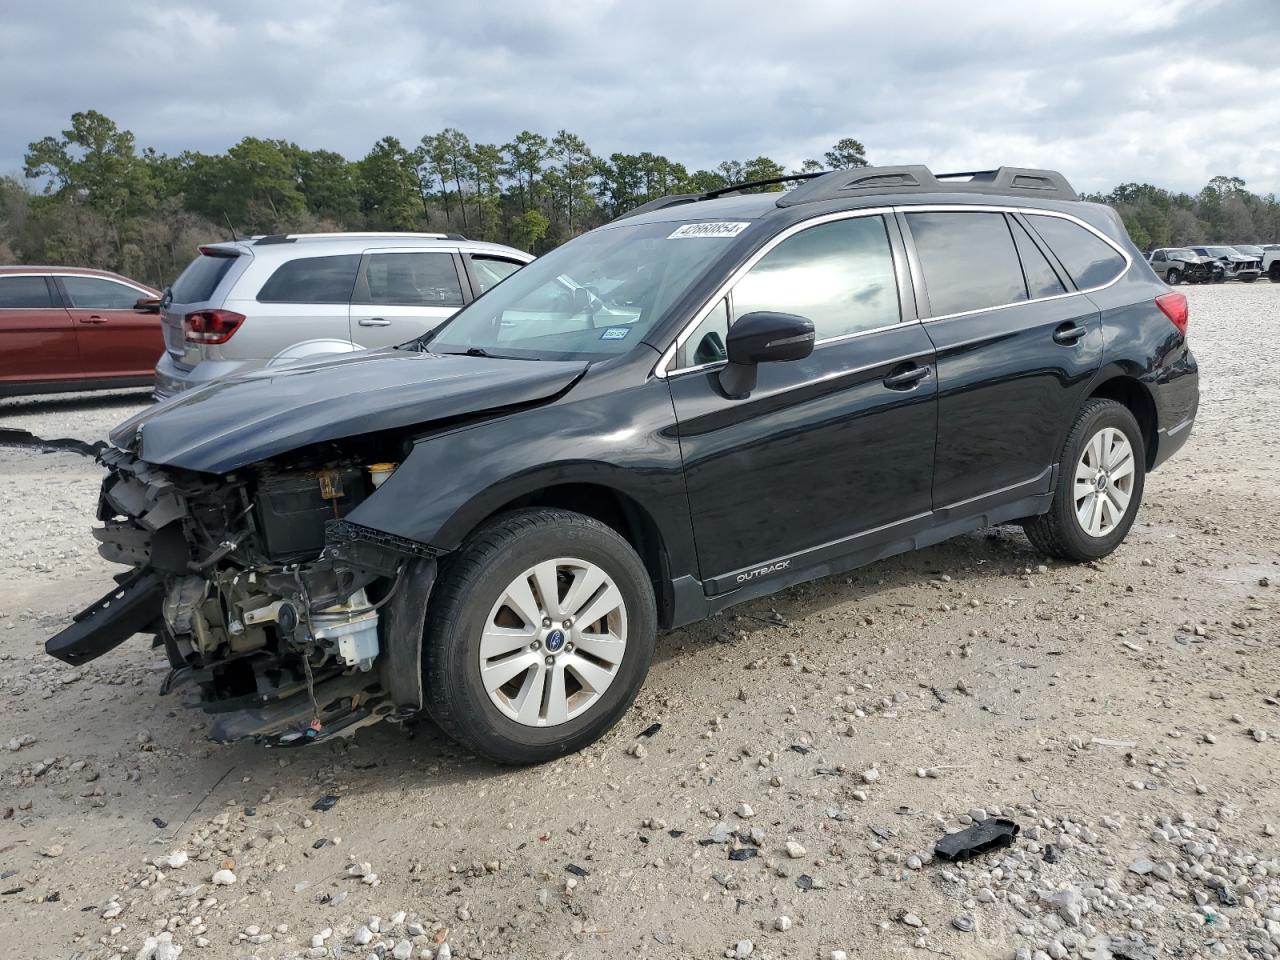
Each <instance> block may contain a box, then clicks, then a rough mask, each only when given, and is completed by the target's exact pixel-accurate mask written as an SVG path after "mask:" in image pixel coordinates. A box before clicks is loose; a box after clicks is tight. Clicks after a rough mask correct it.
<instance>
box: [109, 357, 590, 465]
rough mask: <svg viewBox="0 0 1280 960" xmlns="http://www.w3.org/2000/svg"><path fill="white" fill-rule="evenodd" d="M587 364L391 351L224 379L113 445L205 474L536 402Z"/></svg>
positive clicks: (156, 412) (131, 424) (142, 420)
mask: <svg viewBox="0 0 1280 960" xmlns="http://www.w3.org/2000/svg"><path fill="white" fill-rule="evenodd" d="M586 366H587V365H586V363H584V362H581V361H536V362H534V361H527V362H515V361H509V360H498V359H492V358H489V357H459V356H441V355H438V354H432V353H424V352H422V351H419V350H413V349H404V350H397V349H395V348H387V349H385V350H374V351H361V352H357V353H352V354H346V355H344V356H342V357H341V358H340V359H337V360H320V361H313V362H310V363H304V364H297V365H295V366H287V367H280V368H278V369H271V370H265V371H255V372H252V373H246V374H243V375H240V376H233V377H228V378H226V379H223V380H215V381H212V382H211V383H209V384H206V385H205V386H202V387H199V388H196V389H193V390H190V391H187V392H184V393H181V394H179V395H177V396H176V397H174V398H172V399H170V400H166V401H164V402H162V403H160V404H158V405H157V406H155V407H151V408H149V409H147V410H144V411H143V412H142V413H140V414H138V415H137V416H135V417H133V418H132V419H130V420H126V421H125V422H124V423H122V424H120V426H118V427H116V428H115V429H114V430H113V431H112V432H111V442H112V443H114V444H115V445H116V446H120V447H131V446H132V445H133V443H134V442H135V439H136V436H137V434H138V431H140V430H141V431H142V434H143V440H142V450H141V453H142V455H143V457H144V458H145V459H146V460H147V461H148V462H149V463H154V464H159V465H161V466H172V467H181V468H183V469H186V470H195V471H199V472H203V473H227V472H229V471H231V470H235V469H236V468H238V467H242V466H245V465H247V464H250V463H256V462H258V461H260V460H266V459H268V458H270V457H274V456H276V455H278V454H281V453H285V452H287V451H290V450H296V449H298V448H299V447H303V446H307V445H309V444H313V443H319V442H322V441H326V440H336V439H341V438H343V437H349V436H352V435H354V434H364V433H372V432H375V431H379V430H390V429H396V428H402V427H410V426H414V425H416V424H420V423H423V422H429V421H440V420H448V419H450V418H453V417H460V416H468V415H474V414H476V413H480V412H483V411H488V410H497V409H501V408H504V407H509V406H515V405H519V404H525V403H531V402H536V401H539V400H544V399H546V398H547V397H550V396H553V395H555V394H556V393H559V392H560V391H563V390H564V389H565V388H566V387H568V386H569V385H570V384H572V383H573V381H574V380H575V379H576V378H577V377H579V376H580V375H581V374H582V372H583V371H584V370H585V369H586Z"/></svg>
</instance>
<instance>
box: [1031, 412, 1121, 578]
mask: <svg viewBox="0 0 1280 960" xmlns="http://www.w3.org/2000/svg"><path fill="white" fill-rule="evenodd" d="M1145 465H1146V448H1145V446H1144V445H1143V442H1142V431H1141V430H1140V429H1139V428H1138V422H1137V421H1136V420H1135V419H1134V418H1133V414H1132V413H1130V412H1129V409H1128V408H1127V407H1125V406H1123V405H1122V404H1119V403H1116V402H1115V401H1114V400H1090V401H1089V402H1088V403H1086V404H1085V405H1084V406H1083V407H1082V408H1081V409H1080V413H1079V415H1078V416H1077V417H1076V421H1075V423H1074V424H1073V425H1072V427H1071V431H1070V432H1069V433H1068V434H1067V441H1066V443H1065V445H1064V446H1063V449H1062V457H1061V460H1060V467H1059V471H1058V479H1057V483H1056V485H1055V487H1054V490H1053V502H1052V505H1051V506H1050V508H1049V512H1048V513H1045V514H1042V515H1041V516H1038V517H1033V518H1031V519H1029V520H1026V521H1024V522H1023V529H1024V530H1025V531H1026V533H1027V537H1028V539H1030V541H1031V543H1032V544H1033V545H1034V546H1035V547H1036V549H1037V550H1040V551H1041V552H1042V553H1046V554H1048V555H1050V556H1053V557H1061V558H1063V559H1066V560H1096V559H1098V558H1099V557H1105V556H1106V555H1107V554H1109V553H1110V552H1111V551H1112V550H1114V549H1115V548H1116V547H1118V546H1119V545H1120V542H1121V541H1122V540H1124V538H1125V535H1126V534H1128V532H1129V528H1130V527H1131V526H1133V520H1134V517H1135V516H1136V514H1137V512H1138V506H1139V504H1140V503H1141V502H1142V490H1143V486H1144V484H1145V481H1146V467H1145Z"/></svg>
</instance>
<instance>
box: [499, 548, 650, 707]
mask: <svg viewBox="0 0 1280 960" xmlns="http://www.w3.org/2000/svg"><path fill="white" fill-rule="evenodd" d="M626 649H627V606H626V603H625V601H624V600H623V598H622V592H621V591H620V590H619V589H618V587H617V584H615V583H614V582H613V580H612V578H611V577H610V576H609V575H608V574H607V573H605V572H604V570H602V569H601V568H600V567H598V566H596V565H595V564H594V563H588V562H587V561H586V560H578V559H575V558H573V557H560V558H557V559H554V560H544V561H543V562H541V563H538V564H535V565H534V566H532V567H530V568H529V569H528V570H526V571H525V572H524V573H522V574H520V576H518V577H516V578H515V579H514V580H512V581H511V583H509V584H508V585H507V588H506V589H505V590H504V591H503V592H502V595H501V596H500V597H499V598H498V602H497V603H495V604H494V605H493V609H492V610H490V611H489V618H488V619H487V620H486V621H485V629H484V634H483V636H482V637H481V638H480V680H481V682H482V683H483V685H484V688H485V690H486V691H487V692H488V694H489V699H490V701H492V703H493V705H494V706H495V707H497V708H498V709H499V710H501V711H502V713H503V714H504V715H505V716H507V717H508V718H510V719H512V720H514V721H515V722H516V723H519V724H523V725H524V726H527V727H554V726H557V725H559V724H562V723H568V722H569V721H570V720H572V719H574V718H575V717H579V716H581V715H582V714H584V713H586V712H587V711H588V710H590V709H591V708H592V707H593V706H595V705H596V704H597V703H598V702H599V700H600V698H601V697H602V696H604V693H605V691H606V690H608V689H609V687H610V685H611V684H612V683H613V681H614V679H615V678H616V677H617V675H618V670H619V668H620V667H621V665H622V658H623V656H624V655H625V654H626Z"/></svg>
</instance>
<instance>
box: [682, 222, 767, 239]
mask: <svg viewBox="0 0 1280 960" xmlns="http://www.w3.org/2000/svg"><path fill="white" fill-rule="evenodd" d="M749 226H751V224H750V223H686V224H685V225H684V226H682V227H677V228H676V229H675V230H673V231H671V235H670V236H669V237H667V239H668V240H686V239H688V238H690V237H736V236H737V235H738V234H740V233H741V232H742V231H743V230H745V229H747V227H749Z"/></svg>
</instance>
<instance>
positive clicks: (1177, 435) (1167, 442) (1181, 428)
mask: <svg viewBox="0 0 1280 960" xmlns="http://www.w3.org/2000/svg"><path fill="white" fill-rule="evenodd" d="M1151 393H1152V398H1153V399H1154V400H1155V404H1156V450H1155V456H1154V457H1153V458H1152V461H1151V469H1153V470H1154V469H1155V468H1156V467H1158V466H1160V464H1162V463H1164V462H1165V461H1166V460H1168V459H1169V458H1170V457H1172V456H1173V455H1174V454H1175V453H1177V452H1178V451H1179V450H1181V449H1182V448H1183V446H1185V445H1186V442H1187V440H1188V439H1190V437H1191V428H1192V426H1194V425H1195V421H1196V412H1197V411H1198V410H1199V407H1200V368H1199V366H1198V365H1197V364H1196V358H1195V357H1194V356H1193V355H1192V353H1191V351H1190V350H1187V351H1186V353H1185V354H1184V355H1183V357H1182V359H1181V360H1179V361H1178V362H1177V363H1176V364H1174V365H1173V366H1172V367H1170V368H1169V370H1168V371H1167V373H1166V374H1165V375H1164V376H1163V377H1162V378H1161V379H1160V380H1159V381H1158V382H1156V383H1155V384H1153V389H1152V391H1151Z"/></svg>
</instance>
